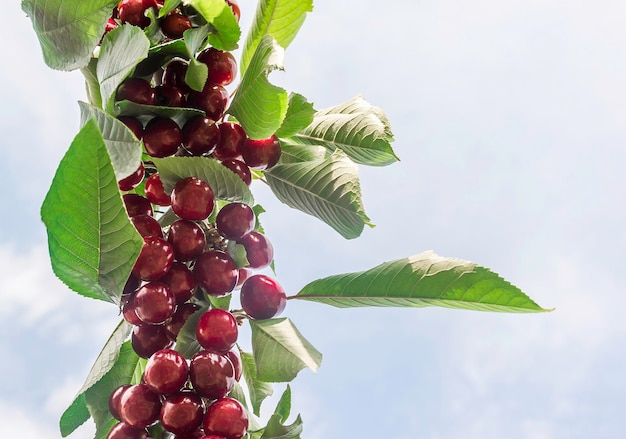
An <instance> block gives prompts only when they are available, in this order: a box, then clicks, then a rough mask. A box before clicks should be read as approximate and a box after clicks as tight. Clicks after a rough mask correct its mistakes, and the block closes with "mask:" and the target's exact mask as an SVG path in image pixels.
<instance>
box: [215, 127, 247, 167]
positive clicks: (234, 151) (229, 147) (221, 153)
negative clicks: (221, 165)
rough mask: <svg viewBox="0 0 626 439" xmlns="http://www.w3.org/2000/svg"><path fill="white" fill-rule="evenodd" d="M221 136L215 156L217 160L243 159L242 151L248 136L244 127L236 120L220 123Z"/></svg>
mask: <svg viewBox="0 0 626 439" xmlns="http://www.w3.org/2000/svg"><path fill="white" fill-rule="evenodd" d="M219 130H220V138H219V140H220V141H219V143H218V144H217V147H216V148H215V151H213V157H214V158H216V159H217V160H229V159H238V160H240V159H241V151H242V149H243V146H244V143H246V139H247V138H248V136H247V135H246V132H245V131H244V129H243V127H242V126H241V125H239V124H238V123H236V122H222V123H220V124H219Z"/></svg>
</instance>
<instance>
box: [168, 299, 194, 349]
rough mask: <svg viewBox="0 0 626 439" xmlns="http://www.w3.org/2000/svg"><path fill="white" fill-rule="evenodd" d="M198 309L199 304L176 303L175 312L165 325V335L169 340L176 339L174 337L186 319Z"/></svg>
mask: <svg viewBox="0 0 626 439" xmlns="http://www.w3.org/2000/svg"><path fill="white" fill-rule="evenodd" d="M199 309H200V306H199V305H196V304H195V303H191V302H187V303H183V304H182V305H178V307H177V308H176V312H175V313H174V315H173V316H172V319H171V320H170V321H169V323H167V325H166V326H165V327H166V329H167V336H168V337H169V339H170V340H172V341H176V337H178V333H179V332H180V330H181V328H182V327H183V325H184V324H185V322H186V321H187V319H188V318H189V317H191V315H192V314H193V313H195V312H196V311H198V310H199Z"/></svg>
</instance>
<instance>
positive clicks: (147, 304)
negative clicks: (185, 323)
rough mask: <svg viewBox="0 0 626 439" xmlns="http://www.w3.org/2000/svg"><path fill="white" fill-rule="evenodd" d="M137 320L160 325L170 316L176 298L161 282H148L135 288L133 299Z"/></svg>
mask: <svg viewBox="0 0 626 439" xmlns="http://www.w3.org/2000/svg"><path fill="white" fill-rule="evenodd" d="M133 301H134V303H135V313H136V314H137V317H139V320H141V321H142V322H144V323H147V324H149V325H160V324H162V323H165V321H166V320H167V319H169V318H170V317H172V314H174V311H175V310H176V299H175V298H174V295H173V294H172V292H171V291H170V289H169V287H168V286H167V285H166V284H164V283H162V282H148V283H146V284H144V285H142V286H141V287H139V289H138V290H137V292H136V293H135V297H134V299H133Z"/></svg>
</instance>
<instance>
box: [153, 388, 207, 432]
mask: <svg viewBox="0 0 626 439" xmlns="http://www.w3.org/2000/svg"><path fill="white" fill-rule="evenodd" d="M203 417H204V406H203V404H202V398H200V397H199V396H198V395H197V394H196V393H195V392H180V393H176V394H174V395H170V396H168V397H167V398H165V400H164V401H163V405H162V406H161V414H160V416H159V420H160V421H161V425H162V426H163V428H165V429H166V430H167V431H169V432H171V433H175V434H184V433H190V432H193V431H195V430H197V429H198V427H200V426H201V425H202V419H203Z"/></svg>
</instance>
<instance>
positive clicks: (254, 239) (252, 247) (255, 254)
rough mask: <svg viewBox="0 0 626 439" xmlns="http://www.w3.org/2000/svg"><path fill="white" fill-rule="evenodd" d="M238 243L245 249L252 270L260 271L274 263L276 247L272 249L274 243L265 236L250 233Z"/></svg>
mask: <svg viewBox="0 0 626 439" xmlns="http://www.w3.org/2000/svg"><path fill="white" fill-rule="evenodd" d="M237 242H239V244H241V245H243V246H244V247H245V249H246V258H247V259H248V262H249V263H250V264H249V267H250V268H254V269H257V270H259V269H261V268H265V267H268V266H269V265H270V264H271V263H272V260H273V259H274V247H272V243H271V242H270V241H269V239H267V238H266V237H265V235H263V234H261V233H259V232H250V233H248V234H247V235H244V236H243V237H242V238H240V239H239V240H237Z"/></svg>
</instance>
